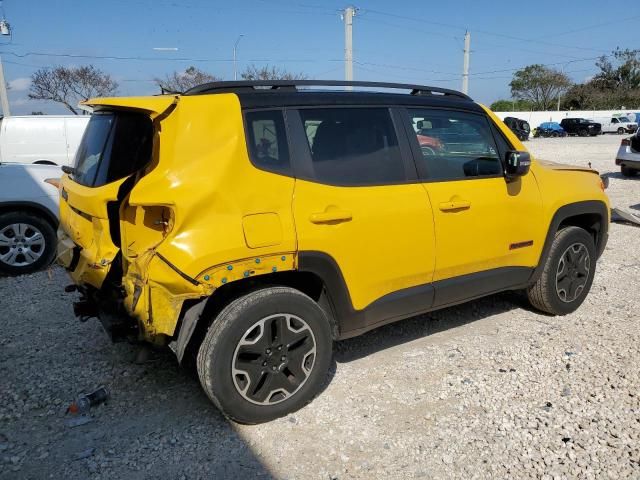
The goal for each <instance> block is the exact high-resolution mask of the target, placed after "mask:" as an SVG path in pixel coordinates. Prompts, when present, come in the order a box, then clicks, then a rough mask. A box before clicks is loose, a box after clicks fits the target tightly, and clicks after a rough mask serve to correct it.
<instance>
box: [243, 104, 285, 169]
mask: <svg viewBox="0 0 640 480" xmlns="http://www.w3.org/2000/svg"><path fill="white" fill-rule="evenodd" d="M245 121H246V124H247V137H248V138H247V143H248V147H249V155H250V157H251V161H252V162H253V164H254V165H255V166H256V167H258V168H260V169H263V170H268V171H271V172H275V173H282V174H285V175H289V174H290V173H291V164H290V161H289V148H288V146H287V133H286V131H285V126H284V119H283V116H282V111H281V110H262V111H256V112H248V113H246V114H245Z"/></svg>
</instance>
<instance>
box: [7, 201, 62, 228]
mask: <svg viewBox="0 0 640 480" xmlns="http://www.w3.org/2000/svg"><path fill="white" fill-rule="evenodd" d="M24 209H28V210H35V211H37V212H39V213H41V214H42V217H43V218H45V219H46V220H47V221H48V222H49V223H50V224H51V225H52V226H53V227H54V229H55V228H58V224H59V223H60V221H59V220H58V217H57V216H56V214H55V213H53V212H52V211H51V210H49V209H48V208H47V207H45V206H43V205H41V204H39V203H37V202H29V201H20V202H13V201H11V202H2V203H0V213H5V212H14V211H19V210H24Z"/></svg>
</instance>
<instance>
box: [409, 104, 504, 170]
mask: <svg viewBox="0 0 640 480" xmlns="http://www.w3.org/2000/svg"><path fill="white" fill-rule="evenodd" d="M408 112H409V119H410V120H411V124H412V125H413V130H414V131H415V133H416V138H417V140H418V143H419V144H420V150H421V152H422V158H421V159H419V160H418V161H419V162H420V165H418V171H419V172H420V175H421V176H422V177H423V178H427V179H430V180H460V179H467V178H470V177H482V176H495V175H502V162H501V161H500V154H499V150H498V148H497V147H496V143H495V140H494V137H493V134H492V132H491V126H490V124H489V120H488V119H487V118H486V117H485V116H484V115H481V114H476V113H467V112H456V111H446V110H426V109H408Z"/></svg>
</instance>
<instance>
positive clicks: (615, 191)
mask: <svg viewBox="0 0 640 480" xmlns="http://www.w3.org/2000/svg"><path fill="white" fill-rule="evenodd" d="M619 141H620V137H617V136H603V137H597V138H586V139H582V138H565V139H539V140H532V141H530V142H528V145H527V146H528V147H529V148H530V150H531V151H532V152H533V153H534V155H537V156H539V157H540V158H547V159H549V160H556V161H565V162H569V163H575V164H579V165H586V164H587V163H588V162H592V164H593V167H594V168H596V169H599V170H600V171H601V172H603V173H604V172H611V174H610V180H611V186H610V189H609V193H610V196H611V198H612V202H613V204H614V205H622V206H627V207H629V206H632V207H635V208H636V209H640V204H639V203H638V202H639V201H640V199H639V197H640V178H638V179H624V178H622V177H621V176H620V174H619V173H618V169H617V168H616V167H615V165H614V164H613V158H614V156H615V151H616V149H617V145H618V144H619ZM639 233H640V230H639V229H638V228H636V227H632V226H628V225H620V224H613V225H612V226H611V237H610V240H609V244H608V246H607V249H606V251H605V253H604V256H603V257H602V259H601V261H600V263H599V264H598V271H597V273H596V278H595V282H594V284H593V287H592V290H591V293H590V295H589V296H588V297H587V300H586V301H585V303H584V304H583V306H582V307H581V308H580V309H579V310H578V311H577V312H576V313H574V314H571V315H568V316H566V317H563V318H553V317H549V316H545V315H541V314H539V313H536V312H534V311H532V310H530V309H529V308H528V307H527V306H526V303H525V302H524V300H523V299H522V297H521V296H520V295H518V294H516V293H505V294H500V295H495V296H492V297H489V298H485V299H483V300H480V301H476V302H472V303H469V304H466V305H462V306H459V307H455V308H449V309H446V310H442V311H439V312H435V313H433V314H430V315H427V316H424V317H421V318H415V319H411V320H407V321H404V322H400V323H397V324H394V325H390V326H386V327H383V328H380V329H378V330H376V331H373V332H370V333H368V334H366V335H364V336H362V337H359V338H355V339H351V340H347V341H343V342H340V343H338V344H337V345H336V352H335V363H334V367H333V369H332V372H331V381H330V382H329V383H328V385H327V387H326V389H325V390H324V392H323V393H322V394H321V395H320V396H319V397H318V398H317V399H316V400H315V401H314V402H313V403H311V404H310V405H309V406H307V407H306V408H305V409H303V410H301V411H299V412H296V413H295V414H293V415H291V416H289V417H286V418H283V419H280V420H277V421H274V422H271V423H269V424H265V425H259V426H252V427H247V426H238V425H235V424H231V423H229V422H227V421H226V420H225V419H224V418H223V417H222V416H221V415H220V414H219V413H218V412H217V410H216V409H215V408H214V407H213V406H211V405H210V404H209V402H208V401H207V399H206V397H205V395H204V393H202V391H201V390H200V388H199V385H198V383H197V380H196V379H195V376H194V375H193V374H191V373H190V372H187V371H185V370H182V369H180V368H179V367H178V366H177V365H176V362H175V360H174V359H173V357H172V356H171V355H169V354H160V355H159V357H158V358H157V359H155V360H154V361H152V362H149V363H145V364H136V363H134V359H135V357H136V349H135V347H133V346H129V345H125V344H117V345H112V344H111V343H110V342H109V341H108V340H107V338H106V336H105V335H104V334H103V333H102V331H101V328H100V327H99V325H98V323H97V322H95V321H89V322H87V323H82V324H81V323H79V322H78V321H76V320H75V319H74V317H73V315H72V311H71V302H72V300H73V298H74V295H73V294H66V293H64V292H63V290H62V287H63V286H64V285H66V284H67V283H68V282H67V279H66V275H65V273H64V272H63V271H61V270H60V269H57V268H53V269H51V270H50V271H49V272H42V273H38V274H34V275H29V276H24V277H21V278H0V298H1V299H2V300H1V302H2V308H1V309H0V329H1V331H2V332H3V334H2V335H1V336H0V372H1V373H2V377H3V379H2V384H1V386H0V478H2V479H16V478H38V479H39V478H68V479H85V478H92V479H100V478H102V479H111V478H130V479H147V478H149V479H151V478H167V479H173V478H176V479H178V478H185V479H186V478H188V479H191V478H286V479H307V478H318V479H334V478H335V479H338V478H339V479H346V478H358V479H359V478H362V479H370V478H391V479H394V478H403V479H404V478H594V479H595V478H598V479H600V478H640V400H639V395H640V369H639V368H638V362H639V361H640V341H639V340H640V333H639V332H640V330H639V329H638V323H639V319H640V316H639V315H638V311H639V309H640V302H639V300H638V291H637V289H638V279H639V278H640V242H639V236H638V234H639ZM102 384H104V385H106V386H107V387H108V388H109V389H110V390H111V392H112V396H111V399H110V400H109V401H108V402H107V403H106V404H103V405H101V406H98V407H95V408H94V409H92V412H91V414H92V417H91V418H92V421H91V423H88V424H86V425H82V426H78V427H75V428H71V427H69V426H67V425H66V423H65V420H66V419H67V417H66V416H65V409H66V407H67V405H68V404H69V402H70V401H71V400H72V399H73V398H74V397H75V396H76V395H77V394H78V393H80V392H83V391H88V390H91V389H93V388H95V387H97V386H98V385H102Z"/></svg>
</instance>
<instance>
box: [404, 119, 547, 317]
mask: <svg viewBox="0 0 640 480" xmlns="http://www.w3.org/2000/svg"><path fill="white" fill-rule="evenodd" d="M407 114H408V118H407V120H408V122H409V124H410V126H411V127H412V129H413V131H414V132H415V135H413V149H414V152H415V157H416V164H417V168H418V173H419V175H420V178H421V179H422V180H423V186H424V188H425V190H426V192H427V194H428V196H429V199H430V202H431V205H432V206H433V217H434V225H435V235H436V244H435V258H436V261H435V270H434V278H433V279H434V282H436V300H435V301H436V303H437V304H440V305H444V304H448V303H454V302H456V301H459V300H462V299H465V298H470V297H474V296H479V295H482V294H485V293H488V292H491V291H494V290H499V289H501V288H505V287H507V286H510V285H515V284H517V283H519V282H524V281H526V280H527V279H528V277H529V275H530V273H531V271H530V269H531V267H533V266H534V265H535V264H536V262H537V252H538V253H539V248H540V246H541V242H542V240H543V238H542V237H541V234H540V232H541V229H540V224H541V223H540V221H541V218H542V217H541V215H542V202H541V198H540V194H539V192H538V188H537V184H536V182H535V178H534V177H533V175H532V174H528V175H526V176H524V177H522V178H520V179H518V180H516V181H514V182H511V183H509V182H507V181H506V180H505V178H504V175H503V165H502V161H501V158H502V157H503V156H504V154H505V153H506V150H507V149H510V146H509V145H508V143H507V140H506V138H504V137H503V136H502V135H501V134H500V133H499V131H498V130H497V127H496V126H493V125H492V124H491V122H490V120H489V119H488V118H487V117H486V115H484V114H483V113H476V112H467V111H456V110H436V109H428V108H408V109H407ZM418 136H423V137H424V136H428V137H431V138H434V139H437V140H438V141H439V142H440V144H441V147H440V148H439V149H436V150H435V151H434V150H433V149H422V148H420V146H419V142H418Z"/></svg>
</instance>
